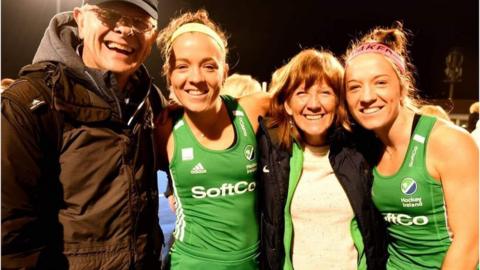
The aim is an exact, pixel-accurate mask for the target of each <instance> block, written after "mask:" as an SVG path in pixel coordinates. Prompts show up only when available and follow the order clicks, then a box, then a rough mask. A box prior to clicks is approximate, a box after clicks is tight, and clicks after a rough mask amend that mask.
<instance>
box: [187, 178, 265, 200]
mask: <svg viewBox="0 0 480 270" xmlns="http://www.w3.org/2000/svg"><path fill="white" fill-rule="evenodd" d="M256 186H257V184H256V183H255V182H250V183H249V182H247V181H240V182H237V183H236V184H232V183H224V184H222V185H221V186H220V187H218V188H216V187H212V188H209V189H206V188H205V187H203V186H194V187H192V197H193V198H195V199H203V198H206V197H208V198H215V197H219V196H222V197H223V196H231V195H237V194H243V193H245V192H252V191H254V190H255V187H256Z"/></svg>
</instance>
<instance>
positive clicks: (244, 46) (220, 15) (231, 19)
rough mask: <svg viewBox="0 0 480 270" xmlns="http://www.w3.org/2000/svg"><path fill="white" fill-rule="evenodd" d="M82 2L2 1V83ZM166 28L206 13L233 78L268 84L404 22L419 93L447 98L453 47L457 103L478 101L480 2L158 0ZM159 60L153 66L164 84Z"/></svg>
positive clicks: (154, 59) (156, 57)
mask: <svg viewBox="0 0 480 270" xmlns="http://www.w3.org/2000/svg"><path fill="white" fill-rule="evenodd" d="M80 2H81V1H80V0H61V1H55V0H42V1H40V0H38V1H37V0H4V1H2V44H1V45H2V54H1V56H2V66H1V67H2V70H1V74H2V77H15V76H16V73H17V72H18V70H19V68H20V67H21V66H23V65H25V64H28V63H29V62H30V61H31V59H32V57H33V55H34V53H35V50H36V47H37V46H38V43H39V41H40V38H41V36H42V35H43V32H44V29H45V27H46V26H47V24H48V21H49V19H50V18H51V17H52V15H53V14H54V13H55V12H56V10H61V11H64V10H71V9H72V8H73V6H75V5H79V4H80ZM160 2H161V3H162V4H161V6H162V7H163V8H162V11H161V12H160V16H161V25H165V24H166V22H167V21H168V19H169V18H170V17H172V16H173V15H174V14H178V10H193V9H196V8H199V7H204V8H205V9H206V10H207V11H209V13H210V16H211V17H212V18H213V19H214V20H216V21H217V22H219V23H220V25H221V26H222V28H223V29H225V30H226V32H227V33H228V34H229V36H230V38H229V45H230V56H229V64H230V67H231V73H234V72H237V73H246V74H251V75H252V76H253V77H255V78H257V79H258V80H260V81H269V80H270V75H271V73H272V72H273V71H274V70H275V69H276V68H278V67H280V66H281V65H282V64H283V63H285V62H286V61H288V59H290V58H291V57H293V56H294V55H295V54H296V53H298V52H299V51H300V49H301V48H312V47H313V48H324V49H328V50H330V51H332V52H333V53H335V54H336V55H337V56H340V55H341V54H342V53H343V52H344V51H345V49H346V47H347V46H348V44H349V42H350V40H351V39H352V38H356V37H358V36H359V33H365V32H366V31H368V30H369V29H370V28H371V27H374V26H378V25H382V26H389V25H391V24H392V23H393V21H395V20H401V21H402V22H403V23H404V26H405V28H407V29H409V30H410V31H411V32H412V34H413V38H411V40H410V41H411V46H410V51H411V57H412V60H413V63H414V65H415V66H416V67H417V77H416V79H417V87H418V88H419V89H420V90H421V94H422V96H423V97H425V98H446V97H447V95H448V84H447V83H445V82H444V80H445V74H444V69H445V57H446V56H447V55H448V53H449V51H450V50H451V49H453V48H458V49H459V50H460V51H461V52H462V53H463V55H464V59H463V77H462V82H460V83H458V84H456V85H455V94H454V98H457V99H478V89H479V88H478V87H479V75H478V74H479V68H478V64H479V15H478V14H479V4H478V0H456V1H451V0H448V1H447V0H437V1H432V0H404V1H383V2H381V1H366V0H364V1H355V2H353V1H352V2H349V1H334V0H331V1H320V0H317V1H301V0H297V1H272V0H267V1H261V0H257V1H253V0H240V1H232V0H203V1H200V0H177V1H172V0H160ZM159 59H160V57H159V54H158V51H157V50H154V51H153V52H152V55H151V57H150V58H149V60H148V62H147V65H148V66H149V67H150V70H151V73H152V74H153V76H154V77H155V78H156V80H157V82H159V84H160V85H163V80H162V79H161V77H160V67H161V64H162V63H161V62H160V60H159Z"/></svg>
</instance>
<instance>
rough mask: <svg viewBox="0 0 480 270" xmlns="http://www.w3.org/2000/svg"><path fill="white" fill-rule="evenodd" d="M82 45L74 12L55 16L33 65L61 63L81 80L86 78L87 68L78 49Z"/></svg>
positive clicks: (41, 42)
mask: <svg viewBox="0 0 480 270" xmlns="http://www.w3.org/2000/svg"><path fill="white" fill-rule="evenodd" d="M81 43H82V40H81V39H80V38H79V37H78V28H77V23H76V22H75V20H74V19H73V12H64V13H59V14H57V15H55V16H54V17H53V18H52V19H51V20H50V23H49V25H48V27H47V30H46V31H45V34H44V36H43V38H42V40H41V41H40V45H39V46H38V49H37V52H36V53H35V56H34V57H33V63H34V64H35V63H39V62H56V63H61V64H63V65H65V66H67V67H69V69H70V70H71V71H73V72H75V73H76V75H77V76H78V77H80V78H82V77H84V76H85V75H84V72H83V71H84V70H85V68H86V66H85V64H83V61H82V58H81V57H80V56H79V55H78V54H77V52H76V48H77V47H78V46H79V45H80V44H81Z"/></svg>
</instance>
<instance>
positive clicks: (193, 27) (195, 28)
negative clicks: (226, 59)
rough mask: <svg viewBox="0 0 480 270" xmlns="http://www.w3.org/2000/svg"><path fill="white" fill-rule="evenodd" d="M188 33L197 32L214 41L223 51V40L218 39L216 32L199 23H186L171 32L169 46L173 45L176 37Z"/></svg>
mask: <svg viewBox="0 0 480 270" xmlns="http://www.w3.org/2000/svg"><path fill="white" fill-rule="evenodd" d="M188 32H199V33H203V34H205V35H207V36H209V37H211V38H212V39H213V40H215V42H216V43H217V44H218V46H220V48H222V50H223V51H225V44H223V40H222V39H221V38H220V36H219V35H218V34H217V32H215V31H213V30H212V29H211V28H210V27H208V26H206V25H205V24H201V23H186V24H184V25H182V26H180V27H179V28H178V29H177V30H175V32H173V34H172V37H171V38H170V44H173V41H174V40H175V39H176V38H177V37H178V36H180V35H181V34H185V33H188Z"/></svg>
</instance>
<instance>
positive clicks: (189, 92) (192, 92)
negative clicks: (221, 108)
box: [187, 90, 205, 96]
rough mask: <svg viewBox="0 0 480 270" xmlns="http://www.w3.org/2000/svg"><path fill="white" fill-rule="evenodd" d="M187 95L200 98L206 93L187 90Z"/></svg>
mask: <svg viewBox="0 0 480 270" xmlns="http://www.w3.org/2000/svg"><path fill="white" fill-rule="evenodd" d="M187 93H188V94H190V95H193V96H200V95H203V94H205V91H201V90H187Z"/></svg>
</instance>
